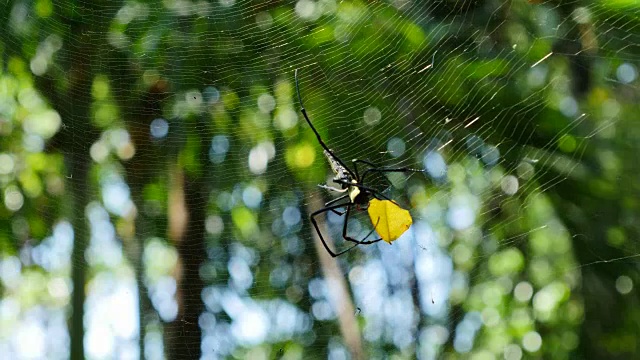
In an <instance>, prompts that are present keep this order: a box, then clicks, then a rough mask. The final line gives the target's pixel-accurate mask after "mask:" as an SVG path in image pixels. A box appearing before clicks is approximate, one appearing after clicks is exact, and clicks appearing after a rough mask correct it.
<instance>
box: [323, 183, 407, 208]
mask: <svg viewBox="0 0 640 360" xmlns="http://www.w3.org/2000/svg"><path fill="white" fill-rule="evenodd" d="M333 181H334V182H336V183H338V184H346V185H349V186H353V187H357V188H359V189H363V190H365V191H368V192H369V193H371V194H373V196H375V198H376V199H384V200H389V201H391V202H392V203H394V204H396V205H398V206H399V207H402V206H400V204H398V203H397V202H395V200H393V199H390V198H389V197H388V196H386V195H385V194H383V193H381V192H380V191H378V190H376V189H374V188H370V187H368V186H364V185H360V184H358V183H353V182H352V183H350V182H347V181H344V180H339V179H336V180H333Z"/></svg>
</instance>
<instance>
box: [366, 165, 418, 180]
mask: <svg viewBox="0 0 640 360" xmlns="http://www.w3.org/2000/svg"><path fill="white" fill-rule="evenodd" d="M361 161H364V160H361ZM370 172H379V173H389V172H402V173H407V172H424V170H421V169H412V168H408V167H402V168H378V167H372V168H369V169H367V170H365V171H364V173H363V174H362V178H361V179H360V182H364V178H365V177H366V176H367V174H368V173H370Z"/></svg>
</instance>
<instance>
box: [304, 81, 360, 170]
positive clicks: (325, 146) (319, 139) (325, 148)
mask: <svg viewBox="0 0 640 360" xmlns="http://www.w3.org/2000/svg"><path fill="white" fill-rule="evenodd" d="M294 78H295V82H296V92H297V93H298V102H300V112H301V113H302V116H304V119H305V120H306V121H307V123H308V124H309V127H311V130H313V133H314V134H316V138H317V139H318V142H319V143H320V146H322V148H323V149H324V150H325V151H326V152H328V153H329V154H330V155H331V156H332V157H333V158H334V159H335V160H336V161H337V162H338V164H340V165H342V167H343V168H345V170H347V171H348V172H349V174H350V175H351V177H353V178H357V176H356V175H355V174H354V173H353V171H351V169H349V168H348V167H347V165H346V164H345V163H344V162H342V160H340V158H339V157H337V156H336V154H334V153H333V151H331V149H329V147H328V146H327V144H325V143H324V141H322V137H320V133H319V132H318V130H316V128H315V126H313V124H312V123H311V119H309V116H308V115H307V110H306V109H305V108H304V105H303V104H302V96H300V86H299V85H298V69H296V70H295V72H294Z"/></svg>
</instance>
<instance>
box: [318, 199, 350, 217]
mask: <svg viewBox="0 0 640 360" xmlns="http://www.w3.org/2000/svg"><path fill="white" fill-rule="evenodd" d="M348 197H349V194H344V195H342V196H340V197H337V198H335V199H333V200H329V201H327V202H326V203H324V206H329V205H331V204H334V203H336V202H338V201H340V200H344V199H346V198H348ZM331 212H333V213H334V214H337V215H340V216H342V215H344V213H345V212H344V211H339V210H336V209H331Z"/></svg>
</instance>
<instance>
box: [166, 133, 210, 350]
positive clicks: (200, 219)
mask: <svg viewBox="0 0 640 360" xmlns="http://www.w3.org/2000/svg"><path fill="white" fill-rule="evenodd" d="M192 135H194V134H192ZM194 136H196V137H197V138H199V141H198V143H199V144H203V143H206V141H204V140H203V139H200V135H199V134H198V135H194ZM206 151H207V148H206V146H200V148H199V149H198V150H197V154H196V160H195V162H196V163H197V164H200V166H202V165H201V164H206V163H207V161H208V160H207V154H206ZM202 173H203V171H202V170H200V171H194V170H193V169H191V171H184V172H183V171H182V170H179V171H177V173H176V174H175V175H174V176H176V180H177V181H174V183H173V184H172V187H173V188H172V189H171V190H170V191H171V192H172V193H174V194H176V193H177V196H176V195H174V196H172V198H171V199H170V203H169V207H170V209H169V212H170V224H171V225H170V227H171V228H170V233H171V234H172V236H171V237H172V238H173V239H174V241H175V243H176V246H177V249H178V269H177V274H176V282H177V289H176V300H177V302H178V315H177V317H176V319H175V320H174V321H173V322H172V323H171V324H170V325H169V326H167V329H166V333H165V341H166V342H167V343H168V346H167V349H168V351H167V353H168V356H169V358H170V359H198V358H200V354H201V342H202V331H201V329H200V325H199V324H198V319H199V317H200V314H201V313H202V312H203V310H204V303H203V301H202V290H203V289H204V282H203V281H202V278H201V277H200V267H201V266H202V265H203V264H204V262H205V261H206V259H207V257H206V248H205V244H204V242H205V239H206V228H205V220H206V205H207V199H208V194H207V187H206V183H205V181H204V177H203V175H202ZM180 187H181V188H180ZM180 194H181V195H182V196H180ZM180 198H182V203H179V202H178V201H176V200H179V199H180ZM182 209H184V210H185V213H186V214H185V215H186V219H184V220H186V222H184V223H183V222H182V220H183V219H182V214H180V212H181V211H180V210H182Z"/></svg>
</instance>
